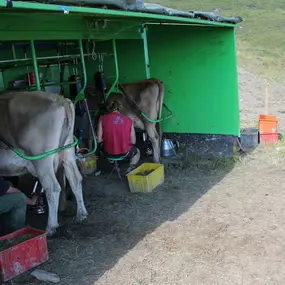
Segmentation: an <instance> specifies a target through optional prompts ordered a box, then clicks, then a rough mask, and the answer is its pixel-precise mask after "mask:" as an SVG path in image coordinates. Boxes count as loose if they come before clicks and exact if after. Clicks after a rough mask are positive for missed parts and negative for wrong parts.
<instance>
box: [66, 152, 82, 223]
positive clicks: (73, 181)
mask: <svg viewBox="0 0 285 285" xmlns="http://www.w3.org/2000/svg"><path fill="white" fill-rule="evenodd" d="M64 152H65V153H64V161H63V167H64V170H65V175H66V178H67V180H68V181H69V184H70V187H71V190H72V192H73V194H74V196H75V199H76V202H77V214H76V219H77V221H78V222H81V221H83V220H84V219H86V218H87V215H88V213H87V211H86V208H85V205H84V201H83V194H82V176H81V174H80V172H79V170H78V167H77V165H76V160H75V154H74V149H68V150H65V151H64Z"/></svg>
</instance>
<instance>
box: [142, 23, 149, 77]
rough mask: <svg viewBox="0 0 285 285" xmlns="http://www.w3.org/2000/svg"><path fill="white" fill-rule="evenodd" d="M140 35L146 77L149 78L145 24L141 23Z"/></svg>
mask: <svg viewBox="0 0 285 285" xmlns="http://www.w3.org/2000/svg"><path fill="white" fill-rule="evenodd" d="M141 37H142V39H143V50H144V63H145V73H146V79H150V64H149V54H148V44H147V27H146V25H145V24H143V25H142V33H141Z"/></svg>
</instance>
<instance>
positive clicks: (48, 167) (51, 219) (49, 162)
mask: <svg viewBox="0 0 285 285" xmlns="http://www.w3.org/2000/svg"><path fill="white" fill-rule="evenodd" d="M53 159H54V157H53V156H49V157H46V158H44V159H42V160H39V161H36V162H35V166H36V167H35V168H36V170H37V176H38V178H39V180H40V183H41V185H42V187H43V188H44V189H45V194H46V198H47V203H48V208H49V211H48V213H49V214H48V223H47V229H46V231H47V232H48V234H54V233H55V232H56V228H57V227H58V216H57V214H58V203H59V195H60V191H61V187H60V184H59V183H58V181H57V178H56V175H55V173H54V167H53Z"/></svg>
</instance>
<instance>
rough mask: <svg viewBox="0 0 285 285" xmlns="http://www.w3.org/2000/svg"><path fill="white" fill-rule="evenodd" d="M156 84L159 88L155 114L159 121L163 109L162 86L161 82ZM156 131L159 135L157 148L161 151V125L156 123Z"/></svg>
mask: <svg viewBox="0 0 285 285" xmlns="http://www.w3.org/2000/svg"><path fill="white" fill-rule="evenodd" d="M157 84H158V87H159V94H158V100H157V114H158V119H160V118H161V115H162V108H163V102H164V84H163V82H161V81H157ZM156 129H157V132H158V135H159V148H160V149H161V141H162V128H161V123H158V124H157V125H156Z"/></svg>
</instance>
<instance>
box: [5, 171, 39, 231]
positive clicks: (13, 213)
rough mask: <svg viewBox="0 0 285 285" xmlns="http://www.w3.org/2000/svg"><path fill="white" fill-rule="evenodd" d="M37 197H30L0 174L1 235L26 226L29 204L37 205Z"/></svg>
mask: <svg viewBox="0 0 285 285" xmlns="http://www.w3.org/2000/svg"><path fill="white" fill-rule="evenodd" d="M37 198H38V197H37V196H36V195H34V196H33V197H32V199H30V198H28V197H27V196H26V195H25V194H24V193H22V192H21V191H20V190H19V189H17V188H14V187H12V186H10V185H9V184H8V183H7V182H6V181H5V180H4V179H3V177H1V176H0V236H1V235H6V234H9V233H11V232H14V231H17V230H19V229H21V228H24V227H25V222H26V209H27V205H35V204H36V201H37Z"/></svg>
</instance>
